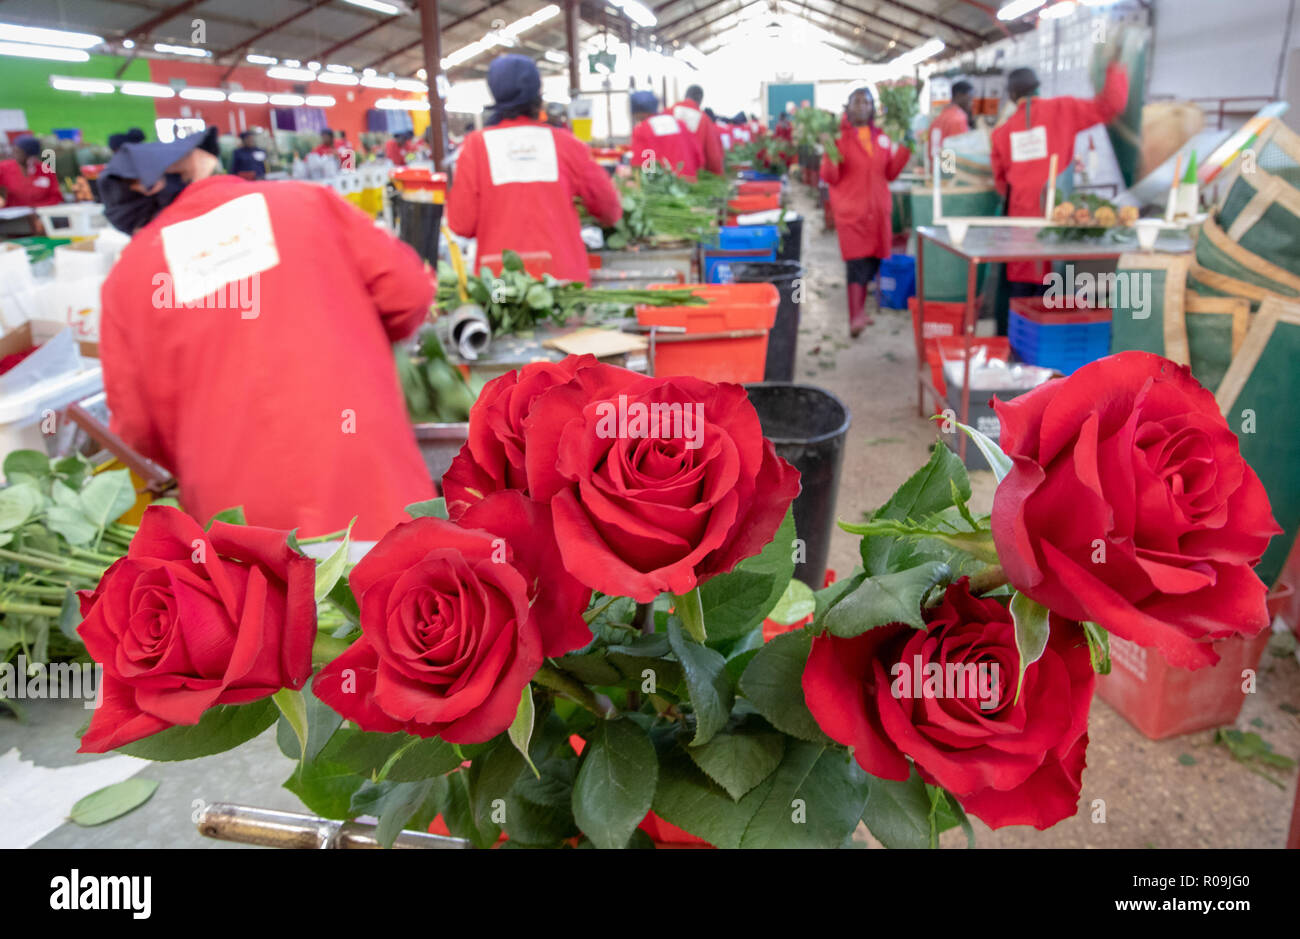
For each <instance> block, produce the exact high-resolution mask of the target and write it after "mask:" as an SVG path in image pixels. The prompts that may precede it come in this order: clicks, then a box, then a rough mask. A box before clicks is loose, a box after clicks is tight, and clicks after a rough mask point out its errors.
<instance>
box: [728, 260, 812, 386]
mask: <svg viewBox="0 0 1300 939" xmlns="http://www.w3.org/2000/svg"><path fill="white" fill-rule="evenodd" d="M802 277H803V268H801V267H800V266H799V262H798V261H747V262H745V263H743V264H732V265H731V279H732V280H733V281H734V282H735V283H737V284H772V285H774V286H775V287H776V292H777V293H778V294H779V295H780V297H781V303H780V305H779V306H778V307H777V308H776V322H775V323H773V324H772V331H771V332H770V333H768V337H767V362H766V363H765V364H764V366H763V381H794V360H795V347H796V345H797V344H798V342H799V304H798V303H797V302H795V287H796V285H797V284H798V283H799V280H800V278H802Z"/></svg>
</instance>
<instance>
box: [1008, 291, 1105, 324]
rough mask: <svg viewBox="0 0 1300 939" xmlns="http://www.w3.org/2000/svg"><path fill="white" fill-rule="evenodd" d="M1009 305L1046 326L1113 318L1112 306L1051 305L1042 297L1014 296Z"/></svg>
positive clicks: (1093, 321) (1024, 315)
mask: <svg viewBox="0 0 1300 939" xmlns="http://www.w3.org/2000/svg"><path fill="white" fill-rule="evenodd" d="M1008 305H1009V306H1010V308H1011V309H1012V310H1013V311H1014V312H1016V313H1019V314H1020V315H1021V316H1023V317H1024V318H1025V319H1027V320H1029V321H1030V322H1033V323H1041V324H1043V325H1046V326H1059V325H1064V324H1066V323H1104V322H1106V321H1107V320H1109V319H1110V318H1111V310H1110V307H1078V306H1072V305H1071V306H1059V307H1049V306H1048V305H1047V304H1046V303H1045V302H1044V301H1043V299H1042V298H1041V297H1012V298H1011V300H1010V302H1009V304H1008Z"/></svg>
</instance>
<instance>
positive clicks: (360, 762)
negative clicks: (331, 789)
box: [320, 728, 462, 782]
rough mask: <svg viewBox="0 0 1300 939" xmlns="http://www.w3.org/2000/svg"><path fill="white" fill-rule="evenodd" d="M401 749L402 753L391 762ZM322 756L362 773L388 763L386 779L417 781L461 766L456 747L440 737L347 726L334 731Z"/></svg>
mask: <svg viewBox="0 0 1300 939" xmlns="http://www.w3.org/2000/svg"><path fill="white" fill-rule="evenodd" d="M399 750H401V751H402V753H401V756H399V757H397V759H396V760H395V761H394V762H393V763H392V765H391V766H389V765H388V764H389V760H390V759H392V757H393V755H394V754H395V753H397V752H398V751H399ZM320 759H322V760H325V761H328V762H331V763H336V764H338V765H340V766H343V767H346V768H347V769H348V770H350V771H351V772H353V773H356V774H357V775H359V776H364V777H367V778H369V777H372V776H374V775H376V774H377V773H378V772H379V771H380V770H381V769H382V768H383V767H385V766H388V772H387V774H386V775H385V777H384V778H385V780H387V781H389V782H415V781H417V780H420V779H426V778H429V777H433V776H442V775H444V774H446V773H449V772H451V771H452V770H454V769H455V768H456V767H458V766H460V764H461V762H462V760H461V758H460V757H459V756H458V755H457V754H456V750H455V748H454V747H453V746H452V745H451V744H449V743H447V742H446V741H445V740H441V739H439V738H437V737H428V738H425V739H417V738H415V737H412V736H410V735H409V734H377V733H367V732H365V731H360V730H353V729H352V728H344V729H342V730H339V731H338V732H337V733H335V734H334V736H333V738H332V739H331V740H330V741H329V745H328V746H326V747H324V748H323V749H322V750H321V753H320Z"/></svg>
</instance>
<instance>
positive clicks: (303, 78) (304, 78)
mask: <svg viewBox="0 0 1300 939" xmlns="http://www.w3.org/2000/svg"><path fill="white" fill-rule="evenodd" d="M266 77H267V78H281V79H284V80H285V81H291V82H309V81H315V79H316V73H315V72H313V71H311V70H310V69H305V68H290V67H289V66H287V65H277V66H275V67H274V68H268V69H267V70H266Z"/></svg>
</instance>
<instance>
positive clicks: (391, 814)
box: [348, 779, 433, 848]
mask: <svg viewBox="0 0 1300 939" xmlns="http://www.w3.org/2000/svg"><path fill="white" fill-rule="evenodd" d="M432 789H433V780H432V779H421V780H419V781H418V782H383V783H373V782H370V781H369V780H367V781H366V782H365V783H363V784H362V786H361V787H360V788H359V789H357V791H356V792H355V793H353V795H352V802H351V804H350V805H349V807H348V811H349V812H350V813H351V814H352V815H353V816H357V815H374V816H376V817H378V819H379V824H378V825H376V826H375V840H376V841H378V842H379V843H380V845H382V846H383V847H385V848H391V847H392V846H393V842H394V841H395V840H396V839H397V836H398V835H399V834H400V833H401V831H402V829H403V828H405V827H406V823H407V822H409V821H410V820H411V818H412V816H414V815H415V813H416V812H417V811H418V810H419V808H420V806H421V805H423V804H424V800H425V799H427V798H428V797H429V792H430V791H431V790H432Z"/></svg>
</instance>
